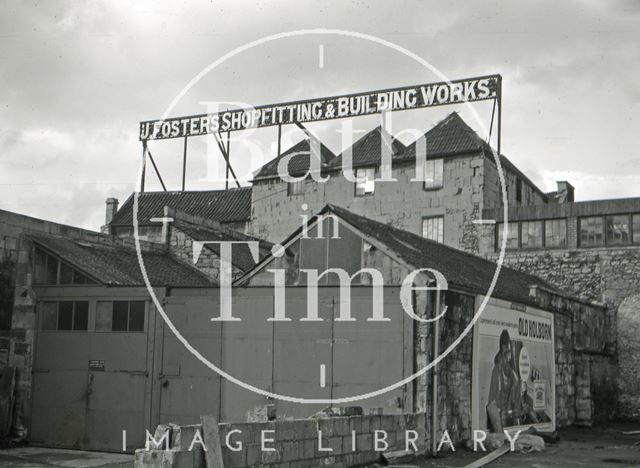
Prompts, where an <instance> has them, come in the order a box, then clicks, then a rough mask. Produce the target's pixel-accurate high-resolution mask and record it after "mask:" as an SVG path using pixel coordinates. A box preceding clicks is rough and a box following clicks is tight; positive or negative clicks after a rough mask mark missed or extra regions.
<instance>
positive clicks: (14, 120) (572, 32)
mask: <svg viewBox="0 0 640 468" xmlns="http://www.w3.org/2000/svg"><path fill="white" fill-rule="evenodd" d="M306 28H331V29H344V30H352V31H357V32H362V33H367V34H371V35H375V36H377V37H380V38H383V39H385V40H388V41H391V42H394V43H396V44H398V45H400V46H402V47H404V48H406V49H408V50H410V51H412V52H414V53H416V54H418V55H420V56H421V57H422V58H424V59H426V60H427V61H428V62H430V63H431V64H432V65H433V66H435V67H436V68H437V69H438V70H440V71H441V72H442V73H444V74H445V75H447V76H448V77H449V78H451V79H454V78H463V77H467V76H477V75H482V74H493V73H500V74H501V75H502V76H503V80H504V84H503V90H504V91H503V93H504V110H503V126H502V130H503V145H502V150H503V153H504V154H505V155H507V156H508V157H509V158H510V159H511V160H512V161H513V162H514V163H515V164H516V165H518V166H519V167H520V168H521V169H522V170H523V171H524V172H525V173H526V174H527V175H528V176H529V177H530V178H531V179H532V180H533V181H534V182H535V183H536V184H538V185H539V186H540V188H542V189H543V190H545V191H549V190H553V189H554V187H555V181H556V180H561V179H567V180H569V181H570V182H571V183H572V184H573V185H574V186H575V187H576V196H577V198H578V199H579V200H587V199H594V198H615V197H630V196H640V184H639V182H640V149H639V147H640V144H639V143H640V141H639V140H640V138H639V135H640V131H639V130H640V79H639V78H640V2H638V1H635V0H613V1H608V2H601V1H596V0H589V1H564V2H558V1H555V0H554V1H548V0H543V1H538V0H537V1H531V2H516V1H512V0H509V1H474V2H469V1H466V2H455V1H446V2H437V3H436V2H427V1H406V0H400V1H393V2H390V1H388V2H383V1H373V0H362V1H340V2H338V1H326V0H323V1H308V0H304V1H303V0H287V1H273V0H272V1H264V2H253V1H238V0H234V1H217V0H214V1H207V2H204V1H193V2H177V1H171V2H169V1H164V2H159V1H140V0H137V1H135V2H119V1H109V2H106V1H105V2H93V1H87V2H84V1H83V2H80V1H78V2H63V1H40V2H22V1H21V2H18V1H15V2H14V1H3V2H2V4H1V6H0V208H2V209H5V210H10V211H15V212H18V213H23V214H28V215H31V216H36V217H41V218H44V219H49V220H54V221H58V222H62V223H68V224H73V225H78V226H82V227H87V228H91V229H98V228H99V227H100V225H101V224H103V221H104V201H105V199H106V198H107V197H116V198H119V199H120V201H121V202H122V201H124V199H126V197H127V196H128V195H129V194H130V193H131V191H132V190H133V188H134V183H135V179H136V176H137V173H138V169H139V163H140V154H141V146H140V143H139V142H138V141H137V136H138V134H137V124H138V122H139V121H140V120H148V119H154V118H160V117H161V116H162V114H163V113H164V112H165V110H166V109H167V106H168V105H169V103H170V102H171V101H172V100H173V99H174V97H175V96H176V95H177V94H178V93H179V92H180V90H181V89H182V88H183V87H184V86H185V85H186V84H187V83H188V82H189V81H190V80H191V79H192V78H193V77H194V76H195V75H197V74H198V73H199V72H200V71H201V70H202V69H203V68H205V67H206V66H207V65H209V64H210V63H212V62H213V61H215V60H216V59H218V58H219V57H220V56H222V55H223V54H225V53H227V52H229V51H231V50H233V49H234V48H236V47H238V46H241V45H243V44H245V43H247V42H249V41H253V40H255V39H258V38H261V37H264V36H268V35H271V34H275V33H280V32H284V31H290V30H296V29H306ZM319 45H323V47H324V66H323V68H320V67H319V58H318V53H319V52H318V50H319ZM431 81H439V79H438V78H437V77H436V76H435V75H433V74H432V73H430V72H428V71H427V70H426V69H424V68H423V67H421V66H420V65H419V64H418V63H416V62H415V61H413V60H411V59H409V58H407V57H405V56H403V55H402V54H399V53H398V52H396V51H392V50H390V49H387V48H384V47H382V46H380V45H375V44H372V43H369V42H366V41H363V40H360V39H349V38H342V37H338V36H318V35H314V36H305V37H301V38H293V39H284V40H280V41H276V42H272V43H269V44H267V45H264V46H260V47H257V48H254V49H252V50H250V51H248V52H245V53H243V54H240V55H238V56H236V57H234V58H233V59H231V60H230V61H228V62H226V63H225V64H223V65H222V66H221V67H220V68H217V69H216V70H213V71H212V72H211V73H209V74H207V75H206V76H205V77H204V78H203V79H202V80H201V81H200V82H199V83H198V84H197V85H196V86H194V87H193V88H192V89H191V90H190V91H189V92H188V93H187V94H186V95H185V96H184V98H183V99H182V100H180V102H179V103H178V105H177V106H176V108H175V109H174V111H173V112H172V115H188V114H194V113H202V112H205V111H206V107H205V104H204V103H205V102H207V101H234V102H244V103H249V104H256V105H257V104H265V103H275V102H282V101H287V100H295V99H302V98H311V97H320V96H331V95H335V94H341V93H346V92H357V91H364V90H375V89H378V88H385V87H395V86H402V85H412V84H418V83H428V82H431ZM475 107H476V110H477V111H478V113H479V114H480V117H481V118H482V119H483V122H484V123H485V125H487V126H488V125H489V121H490V115H491V109H490V107H489V106H488V105H486V103H485V104H477V105H475ZM452 110H457V111H459V112H460V113H461V114H462V116H463V117H464V118H465V120H467V121H468V123H469V124H470V125H471V126H472V127H473V128H474V129H476V130H478V131H480V127H479V125H478V123H477V122H475V121H474V119H473V117H472V116H471V114H470V113H469V111H468V110H466V109H464V107H463V106H450V107H442V108H437V109H430V110H426V111H408V112H404V113H402V115H398V119H397V120H394V130H400V129H402V128H407V127H411V128H416V129H420V130H421V131H426V130H428V129H429V128H430V127H431V126H432V125H433V124H435V123H436V122H438V121H439V120H440V119H442V118H443V117H444V116H445V115H446V114H447V113H449V112H451V111H452ZM394 119H395V117H394ZM357 125H358V128H361V129H363V130H364V129H367V128H373V127H374V126H375V125H377V122H376V121H375V119H372V118H361V119H359V120H358V123H357ZM310 127H311V128H312V129H313V131H314V132H317V133H318V135H319V136H320V137H321V138H322V139H323V140H326V141H327V142H328V144H329V146H330V148H331V149H332V150H333V151H335V152H339V151H340V149H341V148H340V138H339V134H337V126H336V125H335V124H334V123H322V124H315V125H311V126H310ZM285 132H287V137H288V138H289V140H291V141H295V139H296V138H298V137H299V135H298V134H295V132H293V133H291V135H289V129H285ZM234 137H235V135H234ZM243 137H246V138H252V139H253V140H254V141H255V142H256V144H257V145H258V147H260V148H261V149H262V153H263V155H264V156H263V157H264V158H265V161H259V160H257V159H256V157H255V156H253V157H252V156H251V154H250V153H251V152H250V151H249V149H248V148H249V147H248V146H247V145H246V144H245V143H243V142H242V141H240V140H238V141H234V142H232V162H233V164H234V167H237V170H238V172H241V173H242V174H244V175H245V176H248V174H250V171H251V170H254V169H256V168H257V167H259V166H260V163H261V162H266V159H268V158H271V157H273V156H274V154H273V150H272V144H273V141H274V140H275V137H276V133H275V131H274V130H273V129H265V130H260V132H258V133H256V134H254V135H244V136H243V135H240V134H237V138H243ZM401 139H402V140H403V141H404V142H405V143H407V142H410V141H411V138H407V137H406V135H405V136H404V137H401ZM189 145H190V147H189V171H188V177H187V185H188V188H192V189H205V188H220V187H221V184H222V183H221V182H220V181H215V180H211V179H212V177H211V175H212V174H213V172H212V171H213V169H212V168H214V167H215V166H212V165H211V164H207V160H206V158H207V154H208V155H209V156H208V157H209V159H210V160H211V158H213V157H215V154H212V152H211V151H209V150H208V146H207V142H206V141H203V140H196V139H193V142H190V143H189ZM150 149H151V152H152V153H153V155H154V157H155V158H156V160H157V163H158V165H159V166H160V170H161V172H162V174H163V176H164V178H165V181H166V182H167V185H168V186H169V187H168V188H169V189H178V188H179V186H180V167H181V152H182V148H181V142H151V144H150ZM209 149H210V148H209ZM152 177H153V174H152V173H151V174H149V182H148V188H149V189H158V188H159V185H157V183H156V182H155V181H154V180H153V179H152Z"/></svg>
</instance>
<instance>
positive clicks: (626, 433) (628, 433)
mask: <svg viewBox="0 0 640 468" xmlns="http://www.w3.org/2000/svg"><path fill="white" fill-rule="evenodd" d="M618 433H619V434H622V435H640V431H619V432H618Z"/></svg>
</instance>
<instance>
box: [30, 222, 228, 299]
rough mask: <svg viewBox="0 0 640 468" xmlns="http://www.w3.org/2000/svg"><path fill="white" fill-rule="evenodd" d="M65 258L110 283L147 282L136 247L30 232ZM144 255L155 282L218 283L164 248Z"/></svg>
mask: <svg viewBox="0 0 640 468" xmlns="http://www.w3.org/2000/svg"><path fill="white" fill-rule="evenodd" d="M28 237H29V238H31V239H32V240H33V241H34V242H36V243H37V244H39V245H41V246H42V247H44V248H45V249H47V250H49V251H50V252H51V253H53V254H55V255H57V256H58V257H60V258H61V259H62V260H64V261H65V262H67V263H69V264H70V265H72V266H74V267H75V268H77V269H79V270H80V271H82V272H84V273H86V274H88V275H89V276H91V277H93V278H94V279H95V280H97V281H98V282H99V283H101V284H105V285H110V286H144V284H145V283H144V280H143V278H142V273H141V271H140V264H139V262H138V256H137V254H136V251H135V250H134V249H132V248H127V247H123V246H121V245H116V244H113V243H109V242H108V241H105V242H100V243H97V242H89V241H85V240H73V239H67V238H62V237H55V236H47V235H42V234H30V235H29V236H28ZM142 258H143V260H144V266H145V269H146V271H147V276H148V278H149V282H150V283H151V285H152V286H174V287H199V286H215V283H213V282H212V281H210V280H209V279H208V278H207V277H206V276H205V275H204V273H201V272H200V271H198V270H197V269H196V268H195V267H192V266H191V265H187V264H185V263H182V262H181V261H179V260H178V259H176V258H174V257H172V256H171V255H169V254H168V253H164V252H143V253H142Z"/></svg>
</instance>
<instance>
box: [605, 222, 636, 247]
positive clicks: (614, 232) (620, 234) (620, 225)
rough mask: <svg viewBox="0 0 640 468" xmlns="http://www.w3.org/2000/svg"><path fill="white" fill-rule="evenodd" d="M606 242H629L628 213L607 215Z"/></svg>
mask: <svg viewBox="0 0 640 468" xmlns="http://www.w3.org/2000/svg"><path fill="white" fill-rule="evenodd" d="M606 227H607V244H628V243H629V242H631V231H630V229H629V215H618V216H607V218H606Z"/></svg>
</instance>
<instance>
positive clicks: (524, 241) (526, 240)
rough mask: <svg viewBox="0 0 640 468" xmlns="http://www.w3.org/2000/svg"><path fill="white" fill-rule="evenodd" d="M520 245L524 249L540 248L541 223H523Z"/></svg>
mask: <svg viewBox="0 0 640 468" xmlns="http://www.w3.org/2000/svg"><path fill="white" fill-rule="evenodd" d="M520 238H521V240H520V245H521V246H522V247H523V248H526V249H533V248H537V247H542V221H523V222H522V225H521V231H520Z"/></svg>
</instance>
